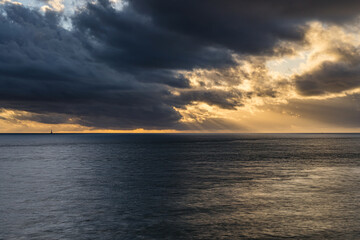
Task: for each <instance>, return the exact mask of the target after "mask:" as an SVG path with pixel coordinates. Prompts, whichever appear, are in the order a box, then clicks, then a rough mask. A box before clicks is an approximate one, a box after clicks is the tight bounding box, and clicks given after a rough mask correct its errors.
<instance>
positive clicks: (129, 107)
mask: <svg viewBox="0 0 360 240" xmlns="http://www.w3.org/2000/svg"><path fill="white" fill-rule="evenodd" d="M3 11H4V12H5V13H6V14H2V15H0V63H1V64H0V106H1V107H3V108H12V109H17V110H25V111H30V112H34V113H39V114H55V113H59V114H67V115H68V116H69V118H75V119H82V120H78V122H80V121H81V123H82V124H84V125H87V126H95V127H121V128H132V127H149V128H152V127H154V126H156V127H161V126H162V127H169V126H173V124H174V123H176V122H177V120H179V119H180V116H179V115H178V113H177V112H175V111H174V110H173V108H172V107H171V106H169V105H167V104H166V98H167V97H168V95H169V92H168V90H167V89H166V87H164V86H162V85H158V84H156V83H154V84H152V82H150V84H146V85H145V84H141V83H139V82H137V81H136V79H135V77H134V76H133V75H131V74H128V73H124V72H123V73H119V72H117V71H115V70H113V69H111V68H110V67H108V66H107V65H105V64H103V63H101V62H99V61H98V60H95V59H94V58H93V57H92V56H91V54H90V53H89V51H88V49H86V48H84V46H83V42H82V36H77V35H76V34H75V33H74V32H71V31H67V30H65V29H63V28H61V27H59V26H58V21H59V16H58V15H57V14H56V13H54V12H46V14H45V15H42V14H40V13H38V12H36V11H33V10H29V9H27V8H25V7H22V6H17V5H12V4H9V5H7V6H5V7H4V8H3ZM163 74H164V73H163ZM163 78H166V76H164V77H163ZM178 78H179V77H178ZM168 79H171V78H170V77H168ZM168 81H170V80H168ZM153 82H156V81H153ZM56 116H57V115H56V114H55V115H53V117H52V118H51V121H50V122H48V123H54V122H56V121H58V123H63V122H64V121H65V122H66V121H67V120H66V118H64V117H58V118H56ZM32 118H33V120H35V121H40V122H46V118H42V119H40V118H39V116H38V115H33V116H32ZM100 118H101V119H103V121H100V120H99V119H100ZM48 119H50V118H48ZM56 119H57V120H56ZM106 124H107V125H106Z"/></svg>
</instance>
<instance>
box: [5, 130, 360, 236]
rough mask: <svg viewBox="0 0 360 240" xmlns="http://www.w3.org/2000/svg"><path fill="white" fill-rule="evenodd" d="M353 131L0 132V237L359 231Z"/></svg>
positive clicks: (359, 171)
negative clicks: (28, 133) (184, 133)
mask: <svg viewBox="0 0 360 240" xmlns="http://www.w3.org/2000/svg"><path fill="white" fill-rule="evenodd" d="M359 183H360V135H359V134H267V135H259V134H253V135H236V134H232V135H231V134H228V135H220V134H212V135H211V134H210V135H191V134H189V135H166V134H164V135H156V134H139V135H131V134H122V135H117V134H97V135H96V134H94V135H76V134H74V135H61V134H55V135H0V239H281V238H294V239H360V201H359V200H360V184H359Z"/></svg>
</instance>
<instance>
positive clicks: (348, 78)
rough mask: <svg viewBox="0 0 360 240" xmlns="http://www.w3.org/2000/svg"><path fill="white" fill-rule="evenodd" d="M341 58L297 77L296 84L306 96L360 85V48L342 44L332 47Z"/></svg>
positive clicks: (349, 88)
mask: <svg viewBox="0 0 360 240" xmlns="http://www.w3.org/2000/svg"><path fill="white" fill-rule="evenodd" d="M330 51H331V52H332V53H334V54H336V55H337V56H338V57H339V59H338V60H337V61H336V62H330V61H325V62H323V63H321V64H320V66H319V67H317V68H316V69H314V70H313V71H311V72H307V73H305V74H302V75H298V76H296V77H295V86H296V88H297V90H298V92H299V93H300V94H301V95H304V96H316V95H325V94H329V93H340V92H343V91H345V90H351V89H354V88H358V87H360V49H358V48H356V47H354V46H349V45H346V44H342V46H341V48H336V49H331V50H330Z"/></svg>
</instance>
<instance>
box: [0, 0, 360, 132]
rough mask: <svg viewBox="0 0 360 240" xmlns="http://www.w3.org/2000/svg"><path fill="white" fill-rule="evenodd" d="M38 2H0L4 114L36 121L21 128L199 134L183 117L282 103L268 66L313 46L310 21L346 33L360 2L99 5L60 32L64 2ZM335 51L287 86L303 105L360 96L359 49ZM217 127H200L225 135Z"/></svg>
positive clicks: (215, 123)
mask: <svg viewBox="0 0 360 240" xmlns="http://www.w3.org/2000/svg"><path fill="white" fill-rule="evenodd" d="M43 2H46V4H47V6H49V7H50V8H51V11H44V12H40V11H38V10H36V9H34V8H27V7H25V6H21V5H15V4H12V3H9V1H2V3H3V4H2V5H1V10H0V11H1V14H0V107H2V108H6V109H15V110H20V111H25V112H28V113H30V114H25V115H24V116H19V115H16V118H17V119H19V120H30V121H36V122H41V123H51V124H54V123H59V124H60V123H71V124H80V125H82V126H88V127H94V128H102V129H103V128H108V129H135V128H147V129H169V128H176V129H186V127H188V128H189V129H192V128H191V127H189V126H186V125H184V123H182V122H181V119H182V117H183V116H182V115H181V113H180V112H179V111H178V110H176V109H186V108H187V106H189V105H191V104H193V103H194V102H198V103H205V104H207V105H209V106H216V107H218V108H221V109H227V110H235V109H237V108H238V107H243V106H244V105H245V104H246V103H247V102H249V99H250V98H253V97H262V98H276V97H277V96H278V95H279V94H280V92H281V91H285V89H286V88H287V87H288V85H290V83H289V82H287V81H286V80H284V79H280V80H278V81H277V82H274V81H273V80H274V79H273V78H271V77H270V76H269V73H268V72H267V70H266V65H265V62H266V59H268V58H271V57H281V56H282V55H283V54H287V55H289V54H290V55H291V54H293V53H294V52H293V49H292V48H289V47H288V46H287V45H286V44H283V43H284V42H286V43H287V42H290V43H293V42H295V43H298V44H305V45H306V44H307V42H306V38H305V37H306V33H307V31H308V30H309V26H308V24H307V23H308V22H309V21H310V20H319V21H324V22H328V23H329V24H339V25H341V24H344V23H345V22H347V21H352V20H353V19H354V17H355V16H356V15H357V14H358V12H359V10H360V3H358V2H357V1H341V2H339V1H316V2H314V1H307V0H306V1H301V2H300V1H297V2H293V1H291V2H289V1H285V0H281V1H265V0H252V1H249V0H242V1H235V0H224V1H215V0H207V1H201V0H200V1H189V0H184V1H155V0H129V1H127V2H121V7H114V4H115V3H114V1H107V0H98V1H94V2H88V3H87V4H84V6H82V7H81V8H79V9H77V10H76V11H74V14H73V15H72V16H71V18H70V19H71V27H68V28H66V29H65V28H64V27H62V24H63V23H62V20H63V18H64V13H63V10H64V3H63V1H57V0H48V1H43ZM116 4H119V3H116ZM331 51H332V52H333V53H334V54H335V52H336V51H338V52H336V54H337V56H338V61H336V62H323V63H322V64H321V65H319V66H318V67H317V68H316V69H312V70H311V71H308V72H306V73H304V74H301V75H298V76H297V77H296V78H295V79H292V80H293V81H295V86H296V88H297V90H298V91H299V93H300V94H302V95H306V96H308V95H318V94H326V93H331V92H341V91H344V90H347V89H353V88H356V87H358V86H359V85H358V84H359V82H358V80H357V79H356V76H357V75H358V65H359V58H358V57H357V55H358V50H357V48H351V45H349V47H348V48H345V49H342V52H341V51H339V50H336V49H333V50H331ZM252 57H253V58H252ZM255 58H259V59H260V60H259V61H258V62H256V61H255V60H254V59H255ZM239 59H240V60H241V61H239ZM244 62H245V63H244ZM242 64H245V65H242ZM246 64H248V65H249V66H247V65H246ZM246 69H250V70H249V71H247V70H246ZM199 72H202V73H201V74H198V77H197V80H196V81H195V80H194V79H195V77H194V74H195V75H196V74H197V73H199ZM283 85H286V86H285V87H284V86H283ZM247 86H248V88H249V89H247ZM69 119H71V120H69ZM221 119H222V120H221ZM221 119H220V118H218V119H215V118H211V117H208V118H207V119H205V120H204V121H202V122H203V123H204V124H202V126H203V127H206V128H208V129H224V126H225V127H229V125H230V123H229V121H225V120H224V119H223V118H221ZM219 121H221V122H223V123H224V124H223V125H221V124H220V123H219ZM231 124H233V125H234V123H231ZM240 128H241V127H239V129H240Z"/></svg>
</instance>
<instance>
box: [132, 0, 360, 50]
mask: <svg viewBox="0 0 360 240" xmlns="http://www.w3.org/2000/svg"><path fill="white" fill-rule="evenodd" d="M130 5H131V6H133V7H134V8H135V9H136V10H137V11H139V12H142V13H144V14H147V15H148V16H151V19H152V20H153V21H154V22H155V23H156V24H157V25H158V26H162V27H164V28H167V29H170V30H172V31H176V32H181V33H183V34H184V35H187V36H192V37H194V38H196V39H198V40H199V41H203V42H204V44H211V45H219V46H223V47H225V48H228V49H232V50H234V51H238V52H243V53H255V54H259V53H264V52H267V51H270V52H271V50H272V48H273V46H274V44H276V43H277V41H278V40H301V39H302V37H303V30H304V29H303V28H299V26H300V25H299V24H303V23H305V22H306V21H308V20H314V19H319V20H327V21H335V22H341V21H345V20H349V19H352V18H353V17H354V16H356V15H358V13H359V10H360V2H359V1H354V0H352V1H335V0H334V1H325V0H324V1H322V0H320V1H313V0H302V1H289V0H275V1H271V0H270V1H269V0H241V1H239V0H222V1H218V0H197V1H193V0H181V1H180V0H170V1H169V0H130Z"/></svg>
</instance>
